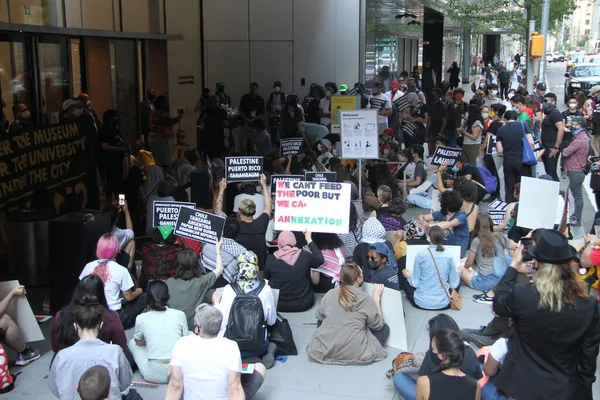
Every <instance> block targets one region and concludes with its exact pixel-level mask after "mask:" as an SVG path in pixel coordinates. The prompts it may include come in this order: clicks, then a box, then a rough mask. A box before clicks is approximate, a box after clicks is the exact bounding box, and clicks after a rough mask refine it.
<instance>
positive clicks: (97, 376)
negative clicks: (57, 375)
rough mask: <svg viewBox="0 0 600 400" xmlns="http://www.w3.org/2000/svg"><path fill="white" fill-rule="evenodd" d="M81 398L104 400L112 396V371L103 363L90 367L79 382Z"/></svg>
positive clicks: (82, 399)
mask: <svg viewBox="0 0 600 400" xmlns="http://www.w3.org/2000/svg"><path fill="white" fill-rule="evenodd" d="M76 390H77V394H79V397H81V400H104V399H108V398H110V373H109V372H108V369H107V368H106V367H105V366H103V365H95V366H93V367H91V368H89V369H88V370H87V371H85V373H84V374H83V375H81V378H80V379H79V383H78V384H77V389H76Z"/></svg>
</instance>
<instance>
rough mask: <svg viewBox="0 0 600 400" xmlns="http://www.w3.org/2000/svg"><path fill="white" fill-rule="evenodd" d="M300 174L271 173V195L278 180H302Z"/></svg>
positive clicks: (302, 177)
mask: <svg viewBox="0 0 600 400" xmlns="http://www.w3.org/2000/svg"><path fill="white" fill-rule="evenodd" d="M303 180H304V176H302V175H271V196H275V190H276V187H277V182H279V181H303Z"/></svg>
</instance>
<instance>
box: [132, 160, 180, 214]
mask: <svg viewBox="0 0 600 400" xmlns="http://www.w3.org/2000/svg"><path fill="white" fill-rule="evenodd" d="M142 160H143V161H142V163H143V165H142V167H143V172H145V174H146V179H145V181H144V183H143V184H142V186H141V187H140V200H141V201H142V202H144V203H145V202H147V201H148V200H149V199H150V198H151V197H153V196H156V195H157V194H158V187H159V185H160V184H161V183H162V182H164V181H165V180H166V179H167V176H166V175H165V172H164V170H163V169H162V167H160V166H158V165H156V164H155V161H154V157H153V156H152V153H149V156H148V155H147V154H146V155H145V157H143V158H142ZM173 183H174V182H173ZM150 209H152V208H150Z"/></svg>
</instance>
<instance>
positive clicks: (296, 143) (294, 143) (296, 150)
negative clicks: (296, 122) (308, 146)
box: [279, 138, 303, 157]
mask: <svg viewBox="0 0 600 400" xmlns="http://www.w3.org/2000/svg"><path fill="white" fill-rule="evenodd" d="M302 144H303V139H302V138H291V139H281V141H280V142H279V155H280V156H281V157H283V156H295V155H296V154H300V153H301V152H302Z"/></svg>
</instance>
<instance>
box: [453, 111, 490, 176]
mask: <svg viewBox="0 0 600 400" xmlns="http://www.w3.org/2000/svg"><path fill="white" fill-rule="evenodd" d="M481 108H482V107H480V106H479V105H478V102H476V101H475V100H473V99H471V104H469V113H468V117H467V124H466V126H465V129H460V128H459V129H458V130H457V131H458V133H459V134H460V135H461V136H463V145H462V150H463V151H462V157H463V158H464V160H465V162H467V163H469V164H472V165H476V163H477V156H478V155H479V147H480V146H481V138H482V136H483V135H484V133H483V131H484V128H483V122H484V120H483V118H482V117H481Z"/></svg>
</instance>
